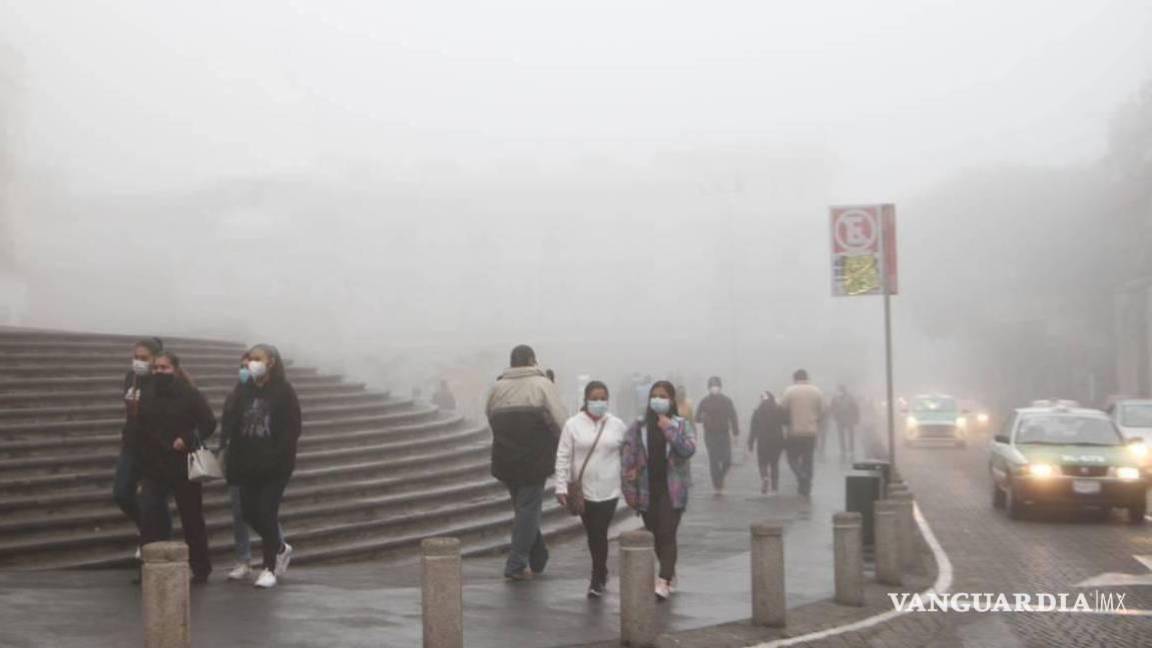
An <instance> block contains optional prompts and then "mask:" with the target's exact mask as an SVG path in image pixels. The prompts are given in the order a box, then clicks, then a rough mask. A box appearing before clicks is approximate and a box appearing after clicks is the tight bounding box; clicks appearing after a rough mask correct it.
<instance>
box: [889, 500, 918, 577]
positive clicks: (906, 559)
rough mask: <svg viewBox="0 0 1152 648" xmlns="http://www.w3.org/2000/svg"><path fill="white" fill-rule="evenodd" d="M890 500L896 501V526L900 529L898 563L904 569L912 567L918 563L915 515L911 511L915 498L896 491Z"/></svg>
mask: <svg viewBox="0 0 1152 648" xmlns="http://www.w3.org/2000/svg"><path fill="white" fill-rule="evenodd" d="M891 500H892V501H893V502H895V503H896V505H897V506H896V510H897V512H898V515H897V519H898V524H897V526H898V528H899V530H900V533H899V535H900V541H899V543H898V544H899V546H900V563H901V565H902V566H903V568H904V570H905V571H907V570H909V569H913V568H915V567H916V565H917V564H918V562H919V561H918V560H917V555H916V554H917V551H918V548H919V544H917V541H916V517H915V515H914V514H913V513H912V507H913V502H914V501H915V499H914V498H913V497H912V493H907V492H903V493H896V494H895V495H893V496H892V498H891Z"/></svg>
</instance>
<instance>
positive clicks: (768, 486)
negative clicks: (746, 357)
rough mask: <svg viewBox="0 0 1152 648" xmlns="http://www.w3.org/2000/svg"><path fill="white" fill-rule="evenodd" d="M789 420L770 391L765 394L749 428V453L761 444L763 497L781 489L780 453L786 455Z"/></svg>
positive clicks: (760, 464)
mask: <svg viewBox="0 0 1152 648" xmlns="http://www.w3.org/2000/svg"><path fill="white" fill-rule="evenodd" d="M785 419H786V417H785V415H784V410H783V409H782V408H781V407H780V406H779V405H777V404H776V397H775V396H773V395H772V392H770V391H766V392H764V394H763V396H762V397H761V401H760V406H759V407H757V408H756V411H755V412H753V413H752V423H751V424H750V425H749V427H748V430H749V434H748V452H752V448H753V446H755V445H756V444H760V447H759V450H758V451H757V453H756V459H757V462H756V463H757V464H758V465H759V466H760V493H761V494H763V495H767V494H768V492H769V491H771V492H772V493H776V492H778V491H779V490H780V453H782V452H784V423H785Z"/></svg>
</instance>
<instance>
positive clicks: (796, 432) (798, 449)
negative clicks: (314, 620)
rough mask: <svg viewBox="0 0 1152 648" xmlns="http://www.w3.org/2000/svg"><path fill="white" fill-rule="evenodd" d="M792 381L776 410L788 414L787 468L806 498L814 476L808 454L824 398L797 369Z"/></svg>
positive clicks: (813, 445) (812, 447) (819, 423)
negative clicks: (779, 409)
mask: <svg viewBox="0 0 1152 648" xmlns="http://www.w3.org/2000/svg"><path fill="white" fill-rule="evenodd" d="M792 379H793V381H794V384H792V385H791V386H790V387H788V389H786V390H784V395H783V396H781V397H780V406H781V407H782V408H784V410H785V411H786V412H787V414H788V434H787V443H786V451H787V453H788V465H789V466H791V467H792V472H794V473H795V474H796V481H797V483H798V484H799V490H800V494H801V495H803V496H805V497H807V496H809V495H810V494H811V492H812V478H813V476H814V475H813V471H814V467H813V464H812V454H813V452H814V451H815V449H816V437H817V435H818V434H819V433H820V427H821V426H822V425H823V424H824V418H825V417H824V394H823V392H821V391H820V388H819V387H817V386H815V385H813V384H810V383H809V382H808V372H807V371H805V370H804V369H798V370H797V371H796V372H795V373H794V374H792Z"/></svg>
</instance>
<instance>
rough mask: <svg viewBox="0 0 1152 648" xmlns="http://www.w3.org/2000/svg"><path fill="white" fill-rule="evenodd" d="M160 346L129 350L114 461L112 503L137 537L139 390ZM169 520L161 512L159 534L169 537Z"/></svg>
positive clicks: (145, 343)
mask: <svg viewBox="0 0 1152 648" xmlns="http://www.w3.org/2000/svg"><path fill="white" fill-rule="evenodd" d="M163 347H164V345H163V344H162V343H161V342H160V339H159V338H152V339H149V340H140V341H139V342H137V343H136V345H135V346H134V347H132V368H131V369H130V370H129V371H128V373H127V374H125V376H124V385H123V387H122V393H123V394H124V427H123V429H122V430H121V431H120V456H119V458H117V459H116V476H115V479H114V480H113V485H112V499H114V500H115V501H116V505H117V506H119V507H120V510H121V511H124V515H127V516H128V518H129V519H131V520H132V523H133V524H135V525H136V530H137V532H138V533H140V534H143V532H144V529H143V525H142V524H141V522H142V521H141V518H140V500H139V499H138V498H137V497H136V487H137V486H138V485H139V484H140V456H139V452H138V451H137V434H138V431H139V420H140V388H141V387H142V386H143V385H144V383H145V382H147V381H148V379H149V377H150V376H151V374H152V362H153V361H155V360H156V356H158V355H160V352H161V350H163ZM171 529H172V517H171V515H170V514H168V509H167V508H165V509H164V519H163V524H162V530H166V532H167V533H170V532H171Z"/></svg>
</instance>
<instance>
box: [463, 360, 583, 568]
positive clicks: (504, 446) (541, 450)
mask: <svg viewBox="0 0 1152 648" xmlns="http://www.w3.org/2000/svg"><path fill="white" fill-rule="evenodd" d="M509 365H510V366H509V368H508V369H505V370H504V372H503V373H501V374H500V378H499V379H498V380H497V381H496V384H495V385H493V387H492V390H491V391H490V392H489V394H488V403H487V405H486V406H485V410H484V411H485V414H486V415H487V417H488V425H489V427H490V428H491V429H492V476H493V477H495V478H496V479H499V480H500V481H501V482H502V483H503V484H504V486H505V488H507V489H508V495H509V498H510V499H511V501H512V509H513V511H514V512H515V518H514V520H513V522H512V548H511V550H510V551H509V552H508V560H507V562H506V563H505V565H504V577H505V578H508V579H509V580H515V581H521V580H527V579H530V578H532V576H533V575H535V574H539V573H541V572H543V571H544V568H545V567H546V566H547V564H548V547H547V545H545V543H544V535H543V534H542V533H541V532H540V515H541V507H542V505H543V500H544V483H545V482H546V481H547V480H548V477H549V476H551V475H552V474H553V472H554V471H555V469H556V447H557V444H558V443H559V440H560V431H561V426H562V425H564V422H565V421H566V420H567V419H568V415H567V411H566V410H565V409H564V405H563V402H562V400H561V398H560V393H559V392H558V391H557V390H556V385H555V384H554V383H553V382H552V381H550V380H548V377H547V376H546V375H545V374H544V371H543V370H542V369H540V367H539V366H537V364H536V352H535V351H533V350H532V347H530V346H527V345H520V346H517V347H516V348H514V349H512V354H511V359H510V362H509Z"/></svg>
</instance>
